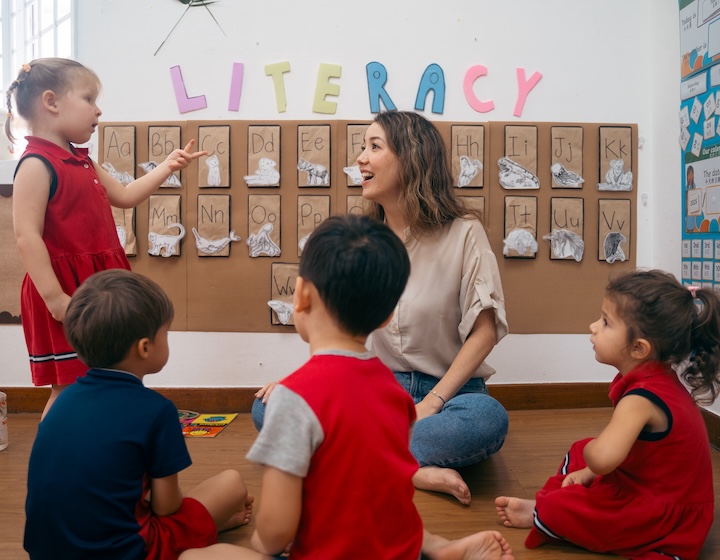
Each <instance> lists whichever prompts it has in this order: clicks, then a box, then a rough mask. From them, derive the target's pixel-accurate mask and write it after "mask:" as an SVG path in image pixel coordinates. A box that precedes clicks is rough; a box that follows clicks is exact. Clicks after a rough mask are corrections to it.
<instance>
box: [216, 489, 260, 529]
mask: <svg viewBox="0 0 720 560" xmlns="http://www.w3.org/2000/svg"><path fill="white" fill-rule="evenodd" d="M254 501H255V497H254V496H248V497H247V499H246V500H245V507H244V508H243V509H242V510H241V511H238V512H237V513H235V514H233V515H232V516H231V517H230V519H228V520H227V521H226V522H225V523H223V525H222V527H220V528H219V529H218V532H222V531H229V530H230V529H235V528H237V527H242V526H243V525H247V524H248V523H250V518H251V517H252V511H253V502H254Z"/></svg>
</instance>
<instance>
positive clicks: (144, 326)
mask: <svg viewBox="0 0 720 560" xmlns="http://www.w3.org/2000/svg"><path fill="white" fill-rule="evenodd" d="M174 313H175V312H174V309H173V304H172V301H170V298H169V297H168V295H167V294H166V293H165V292H164V291H163V289H162V288H161V287H160V286H159V285H157V284H156V283H155V282H153V281H152V280H150V279H149V278H147V277H145V276H142V275H140V274H137V273H135V272H131V271H129V270H124V269H113V270H104V271H102V272H98V273H96V274H93V275H92V276H91V277H90V278H88V279H87V280H85V282H83V284H82V285H81V286H80V287H79V288H78V289H77V291H76V292H75V294H74V295H73V297H72V299H71V300H70V305H68V308H67V313H66V314H65V336H66V337H67V339H68V342H69V343H70V345H71V346H72V347H73V348H74V349H75V351H76V352H77V354H78V357H79V358H80V359H81V360H82V361H83V362H84V363H85V365H87V366H88V367H112V366H114V365H115V364H117V363H119V362H120V361H122V360H123V359H124V358H125V356H127V353H128V351H129V350H130V348H131V347H132V345H133V344H134V343H135V342H137V341H138V340H140V339H141V338H149V339H150V340H154V339H155V335H156V334H157V332H158V331H159V330H160V328H161V327H162V326H163V325H166V324H168V323H170V321H172V319H173V316H174Z"/></svg>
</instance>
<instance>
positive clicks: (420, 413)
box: [415, 393, 443, 422]
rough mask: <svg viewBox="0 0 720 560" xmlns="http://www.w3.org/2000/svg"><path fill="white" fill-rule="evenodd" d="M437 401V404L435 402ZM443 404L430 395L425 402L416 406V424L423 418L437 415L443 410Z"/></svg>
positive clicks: (422, 401)
mask: <svg viewBox="0 0 720 560" xmlns="http://www.w3.org/2000/svg"><path fill="white" fill-rule="evenodd" d="M435 401H437V402H435ZM442 407H443V402H442V401H441V400H440V399H439V398H437V397H436V396H435V395H433V394H432V393H428V394H427V395H426V396H425V398H424V399H423V400H421V401H420V402H419V403H417V404H416V405H415V414H416V415H417V418H416V419H415V421H416V422H419V421H420V420H422V419H423V418H427V417H428V416H432V415H433V414H437V413H438V412H440V411H441V410H442Z"/></svg>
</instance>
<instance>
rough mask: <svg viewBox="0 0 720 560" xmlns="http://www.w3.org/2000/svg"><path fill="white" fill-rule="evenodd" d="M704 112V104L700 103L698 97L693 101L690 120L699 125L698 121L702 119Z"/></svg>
mask: <svg viewBox="0 0 720 560" xmlns="http://www.w3.org/2000/svg"><path fill="white" fill-rule="evenodd" d="M701 112H702V103H700V100H699V99H698V98H697V97H696V98H695V100H694V101H693V105H692V111H690V118H691V119H692V121H693V122H694V123H695V124H697V122H698V120H699V119H700V113H701Z"/></svg>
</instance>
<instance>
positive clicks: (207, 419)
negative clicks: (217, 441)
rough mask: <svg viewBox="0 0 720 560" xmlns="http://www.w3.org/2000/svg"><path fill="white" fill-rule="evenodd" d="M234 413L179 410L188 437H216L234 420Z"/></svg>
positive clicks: (184, 433) (235, 414)
mask: <svg viewBox="0 0 720 560" xmlns="http://www.w3.org/2000/svg"><path fill="white" fill-rule="evenodd" d="M236 416H237V413H234V414H200V413H199V412H194V411H192V410H178V418H179V420H180V424H181V425H182V431H183V435H185V436H186V437H215V436H216V435H218V434H219V433H220V432H222V431H223V430H224V429H225V427H226V426H227V425H228V424H230V422H232V421H233V420H234V419H235V417H236Z"/></svg>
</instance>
